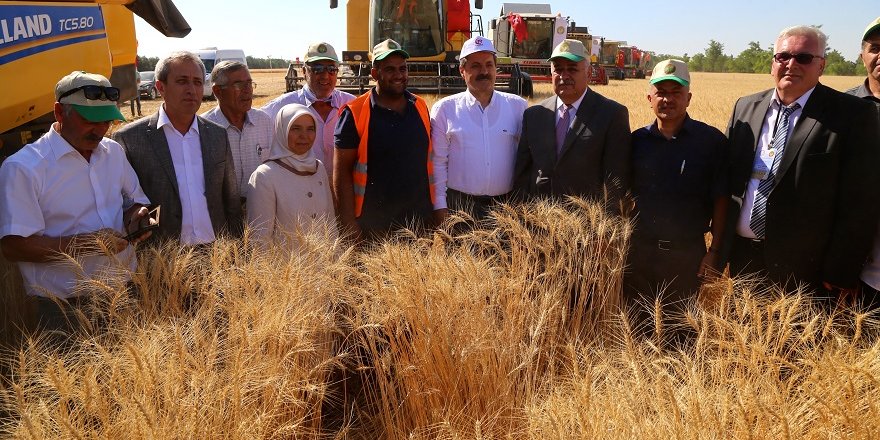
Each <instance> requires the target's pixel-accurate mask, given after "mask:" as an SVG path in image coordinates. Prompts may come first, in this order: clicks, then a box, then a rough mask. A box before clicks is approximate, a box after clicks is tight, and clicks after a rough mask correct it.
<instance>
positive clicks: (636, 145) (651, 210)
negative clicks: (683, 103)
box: [632, 116, 729, 240]
mask: <svg viewBox="0 0 880 440" xmlns="http://www.w3.org/2000/svg"><path fill="white" fill-rule="evenodd" d="M727 149H728V147H727V138H726V137H725V136H724V135H723V134H722V133H721V132H720V131H718V129H716V128H714V127H710V126H709V125H706V124H704V123H702V122H699V121H695V120H693V119H691V118H690V116H687V117H686V119H685V121H684V125H683V126H682V128H681V130H680V131H679V133H678V134H677V135H676V136H675V137H673V138H672V139H666V138H665V137H663V135H662V134H661V133H660V130H658V129H657V123H656V121H655V122H654V123H653V124H651V125H649V126H647V127H643V128H640V129H638V130H636V131H635V132H633V136H632V158H633V186H632V188H633V189H632V190H633V195H634V196H635V200H636V213H637V216H636V231H635V234H636V236H637V237H642V238H647V239H650V240H689V239H691V240H692V239H696V238H697V237H701V236H702V234H704V233H705V232H707V231H709V224H710V222H711V220H712V211H713V209H714V203H715V199H716V198H718V197H724V196H728V195H729V189H728V182H727V175H728V160H727Z"/></svg>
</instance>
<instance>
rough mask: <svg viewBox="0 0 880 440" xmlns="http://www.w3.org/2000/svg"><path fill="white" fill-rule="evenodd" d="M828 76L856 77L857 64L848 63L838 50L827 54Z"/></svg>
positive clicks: (826, 69)
mask: <svg viewBox="0 0 880 440" xmlns="http://www.w3.org/2000/svg"><path fill="white" fill-rule="evenodd" d="M825 74H826V75H855V74H856V63H854V62H852V61H847V60H846V58H844V57H843V54H841V53H840V51H838V50H837V49H834V50H832V51H830V52H826V53H825Z"/></svg>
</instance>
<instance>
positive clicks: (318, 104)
mask: <svg viewBox="0 0 880 440" xmlns="http://www.w3.org/2000/svg"><path fill="white" fill-rule="evenodd" d="M312 107H313V108H314V109H315V110H316V111H317V112H318V114H319V115H321V119H322V120H324V121H327V116H328V115H329V114H330V111H331V110H333V105H332V104H330V98H327V99H317V100H315V101H314V102H312Z"/></svg>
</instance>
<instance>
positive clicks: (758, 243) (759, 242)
mask: <svg viewBox="0 0 880 440" xmlns="http://www.w3.org/2000/svg"><path fill="white" fill-rule="evenodd" d="M736 239H737V240H739V241H740V242H741V243H743V244H744V245H745V246H748V247H749V248H750V249H754V250H763V249H764V242H765V240H764V239H763V238H748V237H743V236H741V235H737V236H736Z"/></svg>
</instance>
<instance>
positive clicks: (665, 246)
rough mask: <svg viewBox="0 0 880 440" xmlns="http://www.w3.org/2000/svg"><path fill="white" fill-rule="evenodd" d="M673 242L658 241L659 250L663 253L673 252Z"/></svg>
mask: <svg viewBox="0 0 880 440" xmlns="http://www.w3.org/2000/svg"><path fill="white" fill-rule="evenodd" d="M671 245H672V242H671V241H669V240H657V249H660V250H661V251H669V250H672V247H671Z"/></svg>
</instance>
